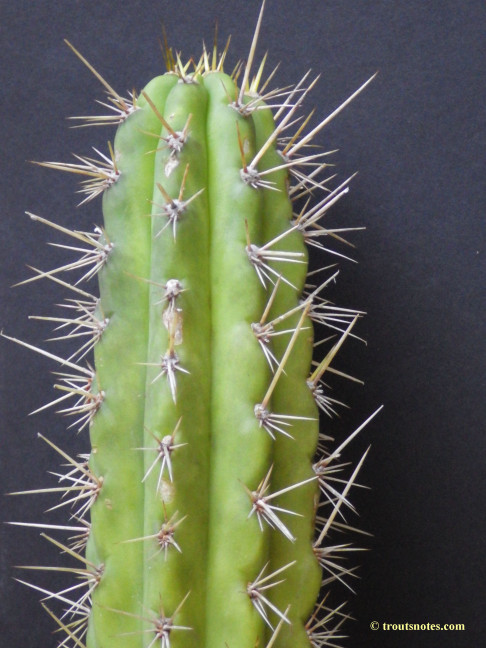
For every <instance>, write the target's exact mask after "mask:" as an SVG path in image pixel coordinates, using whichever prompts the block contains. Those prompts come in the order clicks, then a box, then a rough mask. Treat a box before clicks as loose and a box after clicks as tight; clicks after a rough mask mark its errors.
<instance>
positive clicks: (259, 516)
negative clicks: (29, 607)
mask: <svg viewBox="0 0 486 648" xmlns="http://www.w3.org/2000/svg"><path fill="white" fill-rule="evenodd" d="M263 8H264V3H263V5H262V9H261V12H260V17H259V20H258V24H257V28H256V31H255V36H254V39H253V43H252V47H251V50H250V55H249V57H248V62H247V63H246V65H245V66H238V67H237V68H236V70H235V71H234V72H233V74H231V75H230V74H227V73H226V72H224V69H223V68H224V61H225V58H226V55H227V47H226V48H225V49H224V51H223V52H222V53H218V51H217V46H216V45H215V46H214V51H213V52H208V51H207V50H206V49H204V50H203V54H202V56H201V59H200V60H199V61H198V62H193V61H192V60H191V61H189V62H188V63H187V64H185V63H183V62H182V61H181V58H180V56H179V55H177V56H174V54H173V52H172V50H171V49H170V48H168V47H167V48H166V52H165V54H166V62H167V67H168V72H167V73H166V74H164V75H162V76H159V77H156V78H155V79H154V80H152V81H151V82H150V83H149V84H148V85H147V86H146V87H145V89H144V90H143V91H142V92H141V94H140V95H138V96H136V95H133V96H131V97H130V98H129V99H125V98H122V97H121V96H120V95H118V94H117V93H116V92H115V91H114V90H113V88H112V87H111V86H110V85H109V84H108V83H107V82H106V81H105V80H104V79H103V78H102V77H101V76H100V75H99V74H98V73H97V72H96V71H95V70H94V69H93V68H92V66H91V65H90V64H89V63H88V61H87V60H86V59H85V58H84V57H82V56H81V54H79V52H77V50H75V49H74V48H73V47H72V46H71V45H70V47H71V49H73V51H74V52H75V53H76V55H77V56H78V57H79V58H80V59H81V60H82V61H83V62H84V63H85V64H86V65H87V66H88V67H89V68H90V69H91V70H92V71H93V72H94V73H95V75H96V76H97V78H98V79H99V80H100V81H101V82H102V84H103V85H104V87H105V89H106V90H107V91H108V94H109V105H110V106H111V108H112V114H111V115H108V116H103V117H89V118H84V119H85V120H86V122H87V123H88V124H96V125H99V124H107V125H112V124H115V125H117V126H118V129H117V132H116V136H115V139H114V143H113V145H112V146H111V145H110V147H109V154H107V155H104V154H102V153H100V152H98V151H95V153H96V157H81V156H79V157H78V156H77V157H76V161H75V162H72V163H67V164H65V163H58V162H44V163H41V164H42V165H43V166H47V167H50V168H55V169H60V170H64V171H67V172H71V173H75V174H79V175H81V176H83V178H84V179H83V180H82V184H81V192H82V194H83V198H82V201H81V202H82V203H85V202H88V201H90V200H92V199H95V198H96V197H97V196H99V195H102V205H103V224H102V225H100V227H97V228H95V230H94V231H93V232H81V231H71V230H68V229H66V228H64V227H63V226H61V225H57V224H55V223H53V222H51V221H49V220H47V219H45V218H43V217H41V216H37V215H34V214H30V216H31V218H32V219H33V220H35V221H37V222H40V223H41V224H44V225H47V226H48V227H50V228H52V229H54V230H56V231H58V232H60V233H61V234H63V235H67V236H68V237H70V243H69V244H67V245H64V247H67V248H68V249H69V250H70V251H71V252H72V253H75V254H77V255H78V257H77V259H76V260H74V261H70V262H69V263H67V264H65V265H61V266H60V267H58V268H55V269H53V270H48V271H41V270H34V275H33V276H32V277H31V278H30V279H27V281H25V282H23V283H28V282H31V281H35V280H37V279H40V278H47V279H49V280H51V281H55V282H56V283H58V284H60V285H61V286H62V287H63V288H65V289H67V290H68V291H69V293H70V296H69V298H68V300H67V302H66V304H65V305H66V306H67V307H68V308H69V309H70V311H69V312H68V314H67V315H66V316H65V317H41V319H48V320H52V322H53V323H55V324H56V325H57V326H58V328H60V329H61V331H62V332H61V334H60V335H58V336H57V337H58V339H59V338H64V337H68V338H76V339H78V338H79V340H80V341H81V344H80V346H79V347H78V348H77V349H76V350H75V351H74V353H73V355H72V356H71V357H70V358H68V359H63V358H60V357H58V356H57V355H55V354H52V353H50V352H48V351H45V350H43V349H36V348H35V347H31V346H30V345H28V344H26V343H23V342H21V344H23V345H24V346H27V347H29V348H33V349H34V350H36V351H38V352H40V353H43V354H44V355H45V356H47V357H48V358H50V359H51V360H53V361H55V362H57V363H58V365H59V367H58V371H57V382H56V385H55V387H56V388H57V389H58V390H59V394H60V395H59V396H57V397H56V398H55V399H54V400H53V401H52V402H51V403H48V404H47V405H45V406H44V407H42V408H40V409H44V408H46V407H50V406H54V407H56V409H58V410H59V411H61V412H62V413H63V414H65V415H68V416H72V417H73V420H74V423H72V424H71V427H75V428H77V429H78V430H80V431H82V432H83V433H86V431H88V430H89V438H90V448H91V449H90V453H89V456H88V457H87V458H81V459H73V458H71V457H70V456H69V455H68V454H67V453H65V452H64V451H63V450H61V449H60V448H58V447H57V446H55V445H54V444H53V443H52V442H50V441H47V439H45V438H44V437H43V438H44V440H45V441H46V442H47V443H48V444H49V445H50V446H51V447H52V449H53V450H54V451H55V452H56V453H57V454H60V456H61V457H62V458H63V462H64V463H66V462H67V466H68V467H67V471H66V472H65V473H64V474H62V475H59V484H58V485H57V486H55V487H52V488H45V489H39V491H35V492H41V491H42V492H58V493H61V503H60V506H66V507H72V508H71V513H72V516H71V521H70V523H69V525H67V526H66V527H56V526H55V525H44V528H45V529H58V530H62V529H64V530H66V529H67V530H68V531H69V533H71V537H70V539H69V540H68V541H67V542H64V541H63V542H61V541H59V540H57V539H56V538H53V537H51V536H50V535H48V539H49V540H50V541H51V542H53V543H54V544H56V545H57V546H58V547H59V548H60V549H61V550H62V551H65V552H67V553H68V554H69V555H70V556H71V558H72V560H73V561H74V563H75V566H74V567H73V568H72V570H71V571H73V573H74V574H75V575H76V576H77V577H78V579H80V580H81V583H80V584H78V586H77V587H76V588H74V589H73V588H66V589H65V590H62V591H61V592H47V591H46V590H44V589H42V588H41V587H39V586H38V585H34V584H31V586H32V587H34V588H35V589H38V590H40V591H41V592H44V593H45V594H46V595H47V598H45V599H44V603H43V605H44V607H46V609H47V610H48V612H49V614H50V615H51V616H52V617H53V619H55V621H56V623H57V625H58V626H59V627H60V628H61V629H62V630H63V631H64V633H65V639H64V640H62V641H61V643H60V645H61V646H63V647H64V646H66V647H68V646H69V647H71V648H75V647H78V648H152V646H160V648H204V647H207V648H254V647H255V646H261V647H265V646H266V647H267V648H271V647H272V646H274V647H275V648H310V647H311V646H314V647H318V646H319V647H320V646H326V645H335V644H334V643H333V641H334V640H333V637H334V634H335V629H333V628H332V623H334V624H335V627H336V628H339V626H340V625H341V622H342V621H341V612H340V611H339V610H340V608H339V607H338V608H337V609H336V611H335V613H334V617H335V618H334V619H332V617H333V613H332V612H330V611H329V610H328V609H327V608H326V607H325V605H324V603H323V602H322V601H321V602H320V603H319V602H318V603H316V601H318V597H319V591H320V589H321V585H322V584H323V582H324V584H325V585H326V588H325V589H326V591H325V592H324V599H323V600H325V599H326V596H327V594H326V592H327V584H328V583H329V582H331V581H343V580H344V581H346V580H347V576H348V575H352V572H353V570H352V569H349V568H348V567H347V566H342V565H343V563H341V558H342V553H343V551H349V550H350V548H349V545H348V544H347V543H343V544H339V545H332V544H331V545H329V542H328V535H329V531H330V530H332V531H334V530H339V531H343V530H345V529H346V524H344V523H343V522H342V521H339V520H338V519H337V517H338V513H339V512H340V509H341V508H342V507H345V506H348V505H349V502H348V499H347V495H348V492H349V490H350V488H351V486H352V485H353V483H354V481H355V478H356V475H357V472H358V470H359V467H360V465H361V463H362V462H360V464H359V465H358V467H357V468H356V469H355V470H354V472H353V473H352V475H351V477H350V478H349V479H345V478H343V477H341V476H339V477H338V478H336V477H335V475H336V473H338V474H339V475H340V474H341V472H342V471H343V468H344V467H343V465H341V464H339V463H337V462H338V461H339V457H340V453H341V450H342V449H343V448H344V446H345V445H346V443H347V441H346V442H343V443H342V444H341V446H339V447H338V448H337V449H336V450H335V451H334V452H333V451H332V449H330V448H329V446H328V444H327V438H324V439H321V441H320V437H319V409H321V410H324V412H325V413H327V414H331V413H332V412H333V411H334V409H335V408H336V407H337V406H338V405H339V404H338V403H337V401H334V400H333V399H332V398H330V397H329V396H328V395H327V394H326V392H325V389H326V388H325V386H324V385H323V383H322V377H323V375H324V373H325V372H327V371H330V370H331V369H330V365H331V362H332V361H333V360H334V357H335V355H336V354H337V351H338V350H339V348H340V346H341V345H342V343H343V342H344V340H345V339H346V338H347V337H348V336H349V335H350V334H351V329H352V327H353V326H354V324H355V322H356V320H357V319H358V317H359V315H360V313H358V312H357V311H354V310H346V309H341V308H338V307H335V306H333V305H331V304H330V303H329V302H327V301H326V299H325V298H324V297H323V296H322V292H323V290H324V288H325V287H326V285H327V283H328V282H329V281H330V280H331V279H333V278H334V277H329V276H327V277H326V278H325V279H324V280H322V279H317V281H313V280H311V279H309V278H308V251H307V244H309V245H313V246H316V247H318V248H322V249H326V248H324V243H323V241H325V240H329V239H333V238H334V239H339V238H340V237H341V234H340V233H338V232H337V231H333V230H329V229H326V228H325V226H324V225H323V224H322V218H323V216H324V215H325V213H326V211H327V209H328V208H329V207H330V206H331V205H332V204H333V203H334V202H336V201H337V200H338V199H339V198H341V197H342V196H343V195H344V194H345V193H346V192H347V190H348V183H349V181H346V182H344V183H342V184H341V185H340V186H339V187H338V188H337V189H335V190H334V191H329V190H327V187H326V182H327V179H326V178H325V177H324V175H325V169H326V166H327V165H326V162H325V156H326V155H327V154H326V153H322V152H315V149H313V148H310V149H309V148H307V147H308V145H309V143H310V142H311V140H312V139H313V137H314V136H315V135H317V134H318V133H319V132H320V130H321V129H322V128H323V127H324V126H325V125H326V124H327V123H328V121H329V119H330V118H332V117H333V116H334V115H335V114H337V113H338V112H339V110H341V109H342V107H344V105H346V104H347V103H348V101H349V100H348V101H346V102H344V104H343V105H342V106H341V107H340V108H339V109H338V110H336V111H335V112H334V113H333V114H332V115H331V116H330V118H326V119H324V120H323V121H321V122H320V123H319V124H318V125H317V126H316V127H315V128H314V129H312V130H307V122H308V120H305V121H304V123H303V124H301V125H300V126H299V128H298V130H297V132H296V134H295V135H294V136H291V137H289V136H288V129H289V127H290V126H291V125H292V124H293V123H294V122H295V121H296V120H297V117H298V110H299V109H300V108H301V105H302V103H303V101H304V100H305V98H306V96H307V94H308V93H309V92H310V90H311V89H312V87H313V86H314V84H315V80H309V78H308V77H309V75H308V74H306V75H305V76H304V78H303V79H302V80H301V81H300V82H299V83H298V84H297V85H296V86H294V87H293V88H290V89H286V90H281V91H268V90H267V83H264V82H263V71H264V63H265V60H264V61H263V62H262V64H261V65H260V66H259V67H258V68H256V70H254V69H253V64H254V54H255V49H256V44H257V40H258V35H259V31H260V25H261V20H262V15H263ZM367 83H368V82H367ZM367 83H365V84H364V85H363V86H362V87H361V88H360V89H359V90H358V91H357V92H356V93H354V95H353V97H354V96H355V95H356V94H357V93H358V92H359V91H361V90H362V89H363V88H364V87H365V85H367ZM270 104H271V106H272V107H270ZM275 105H276V107H275ZM309 169H310V170H311V171H310V172H309ZM311 198H314V202H309V200H310V199H311ZM95 275H97V279H98V284H99V297H98V296H94V295H92V294H91V292H89V291H88V290H85V289H84V286H83V283H84V281H89V280H90V279H92V278H93V277H94V276H95ZM70 277H74V278H73V279H72V280H71V279H70ZM311 284H313V285H311ZM323 326H327V327H330V328H331V329H333V331H334V332H336V330H337V331H338V335H337V338H334V339H333V340H332V341H331V342H330V344H329V346H328V349H327V351H326V353H325V354H324V357H322V354H321V356H320V357H318V359H317V360H316V362H315V365H314V366H313V365H312V362H313V351H314V328H315V327H317V328H319V329H320V328H322V327H323ZM16 341H18V340H16ZM91 353H93V356H94V364H92V361H91V360H90V355H91ZM370 418H371V417H370ZM358 431H359V430H358ZM356 433H357V431H356ZM356 433H354V434H353V435H351V438H352V437H354V436H355V434H356ZM324 446H325V447H324ZM318 450H319V452H320V454H318V456H317V459H316V452H317V451H318ZM321 492H322V493H323V496H324V497H323V499H324V502H325V503H326V502H327V508H324V509H321V508H320V505H319V495H320V493H321ZM329 509H330V512H329ZM41 526H42V525H41ZM73 530H74V533H75V535H74V536H72V532H73ZM80 565H81V566H80ZM323 571H324V574H323Z"/></svg>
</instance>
